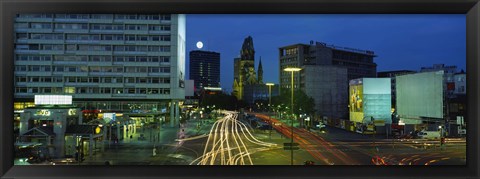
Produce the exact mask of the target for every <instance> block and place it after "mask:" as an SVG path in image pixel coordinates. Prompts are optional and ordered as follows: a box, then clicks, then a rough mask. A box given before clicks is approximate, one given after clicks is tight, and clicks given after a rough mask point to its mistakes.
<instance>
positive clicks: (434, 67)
mask: <svg viewBox="0 0 480 179" xmlns="http://www.w3.org/2000/svg"><path fill="white" fill-rule="evenodd" d="M439 70H443V72H444V73H457V66H455V65H451V66H447V65H445V64H433V65H432V66H431V67H421V68H420V72H432V71H439Z"/></svg>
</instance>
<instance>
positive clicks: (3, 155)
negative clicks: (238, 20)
mask: <svg viewBox="0 0 480 179" xmlns="http://www.w3.org/2000/svg"><path fill="white" fill-rule="evenodd" d="M139 11H141V12H142V13H153V12H161V13H187V14H203V13H205V14H206V13H208V14H210V13H212V14H217V13H227V14H241V13H248V14H250V13H252V14H281V13H285V14H297V13H300V14H309V13H320V14H332V13H335V14H466V22H467V28H466V29H467V33H466V34H467V35H466V42H467V51H466V54H467V59H466V60H467V83H468V86H467V99H468V102H467V113H468V119H469V125H468V128H467V131H468V132H467V138H468V139H467V165H465V166H382V167H379V166H310V167H306V166H14V165H13V145H12V144H13V140H14V139H13V127H12V126H13V120H11V119H13V89H14V88H13V84H14V83H13V74H14V73H13V70H14V68H13V66H14V62H13V60H12V59H13V49H14V47H13V42H14V39H13V35H12V34H13V20H14V17H15V14H18V13H38V12H41V13H135V12H139ZM0 12H1V20H0V27H1V28H0V30H1V31H0V34H1V36H0V39H1V45H0V56H1V60H0V74H1V75H0V77H1V80H0V87H1V88H0V101H1V105H0V119H1V120H0V121H1V123H0V145H1V146H0V176H2V178H54V177H57V178H389V177H394V178H397V177H400V178H436V179H438V178H478V177H479V165H478V162H479V161H480V158H479V155H478V154H479V150H478V148H479V143H478V142H479V136H480V130H478V129H480V126H479V122H478V119H480V118H479V111H480V107H479V104H478V103H479V102H480V95H479V93H480V89H479V77H480V74H479V71H480V63H479V61H480V53H479V49H480V48H479V47H480V46H479V43H480V3H479V0H436V1H431V0H246V1H237V0H117V1H113V0H2V1H1V2H0Z"/></svg>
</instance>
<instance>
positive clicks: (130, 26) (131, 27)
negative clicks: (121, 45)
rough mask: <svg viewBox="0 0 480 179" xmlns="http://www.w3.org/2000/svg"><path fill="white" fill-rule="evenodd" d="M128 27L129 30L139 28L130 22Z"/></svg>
mask: <svg viewBox="0 0 480 179" xmlns="http://www.w3.org/2000/svg"><path fill="white" fill-rule="evenodd" d="M126 29H127V30H135V29H137V26H136V25H131V24H129V25H126Z"/></svg>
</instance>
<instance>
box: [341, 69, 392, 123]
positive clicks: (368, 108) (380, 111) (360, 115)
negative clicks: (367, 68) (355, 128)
mask: <svg viewBox="0 0 480 179" xmlns="http://www.w3.org/2000/svg"><path fill="white" fill-rule="evenodd" d="M349 95H350V98H349V106H350V120H351V121H354V122H360V123H371V122H375V121H376V122H378V123H382V124H385V123H387V124H390V123H391V121H392V120H391V119H392V117H391V100H392V97H391V82H390V78H361V79H355V80H351V81H350V87H349ZM367 119H368V120H367ZM372 119H373V120H375V121H372ZM380 121H383V122H380Z"/></svg>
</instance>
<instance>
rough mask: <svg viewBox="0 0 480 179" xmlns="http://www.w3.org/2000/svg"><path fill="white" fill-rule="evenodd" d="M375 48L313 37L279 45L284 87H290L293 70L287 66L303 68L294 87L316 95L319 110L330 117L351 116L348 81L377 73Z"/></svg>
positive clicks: (281, 80)
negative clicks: (288, 70) (328, 43)
mask: <svg viewBox="0 0 480 179" xmlns="http://www.w3.org/2000/svg"><path fill="white" fill-rule="evenodd" d="M374 57H375V54H374V52H372V51H367V50H358V49H353V48H348V47H338V46H334V45H327V44H325V43H321V42H316V43H314V42H313V41H310V44H293V45H288V46H285V47H280V48H279V60H280V66H279V68H280V69H279V72H280V87H281V88H287V89H290V88H291V87H292V86H291V81H290V80H291V72H286V71H284V69H285V68H287V67H299V68H302V69H303V70H301V71H300V72H299V73H295V75H294V80H293V82H294V83H293V88H295V89H301V90H302V91H304V92H305V94H306V95H308V96H310V97H312V98H314V99H315V109H316V113H317V114H319V115H321V116H323V117H327V118H341V119H347V118H348V117H347V111H348V100H347V99H348V98H347V96H348V82H349V80H352V79H357V78H364V77H376V68H377V64H375V63H374V62H373V58H374Z"/></svg>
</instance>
